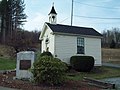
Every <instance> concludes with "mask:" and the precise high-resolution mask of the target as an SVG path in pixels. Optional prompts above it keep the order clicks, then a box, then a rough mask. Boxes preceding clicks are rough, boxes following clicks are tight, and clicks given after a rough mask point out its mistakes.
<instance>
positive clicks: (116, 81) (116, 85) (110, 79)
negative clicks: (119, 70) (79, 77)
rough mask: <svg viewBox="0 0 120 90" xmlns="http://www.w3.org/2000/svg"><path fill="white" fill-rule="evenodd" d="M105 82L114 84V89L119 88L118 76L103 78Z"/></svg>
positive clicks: (118, 89)
mask: <svg viewBox="0 0 120 90" xmlns="http://www.w3.org/2000/svg"><path fill="white" fill-rule="evenodd" d="M103 81H105V82H109V83H112V84H115V87H116V90H120V77H117V78H106V79H103Z"/></svg>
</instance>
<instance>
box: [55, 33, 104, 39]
mask: <svg viewBox="0 0 120 90" xmlns="http://www.w3.org/2000/svg"><path fill="white" fill-rule="evenodd" d="M53 34H58V35H68V36H83V37H93V38H103V36H95V35H83V34H72V33H61V32H53Z"/></svg>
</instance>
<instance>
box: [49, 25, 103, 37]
mask: <svg viewBox="0 0 120 90" xmlns="http://www.w3.org/2000/svg"><path fill="white" fill-rule="evenodd" d="M47 25H48V26H49V27H50V28H51V30H52V31H53V32H57V33H69V34H80V35H91V36H100V37H101V36H102V35H101V34H100V33H99V32H97V31H96V30H95V29H93V28H87V27H78V26H69V25H61V24H50V23H47Z"/></svg>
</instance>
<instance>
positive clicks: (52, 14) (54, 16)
mask: <svg viewBox="0 0 120 90" xmlns="http://www.w3.org/2000/svg"><path fill="white" fill-rule="evenodd" d="M48 15H49V22H50V23H51V24H56V23H57V13H56V11H55V9H54V3H53V6H52V9H51V11H50V13H49V14H48Z"/></svg>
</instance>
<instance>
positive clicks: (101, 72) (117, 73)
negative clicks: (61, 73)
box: [67, 66, 120, 80]
mask: <svg viewBox="0 0 120 90" xmlns="http://www.w3.org/2000/svg"><path fill="white" fill-rule="evenodd" d="M83 77H89V78H94V79H104V78H111V77H120V69H116V68H110V67H104V66H102V67H97V68H95V69H93V71H91V72H74V73H68V76H67V78H68V79H70V80H82V79H83Z"/></svg>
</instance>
